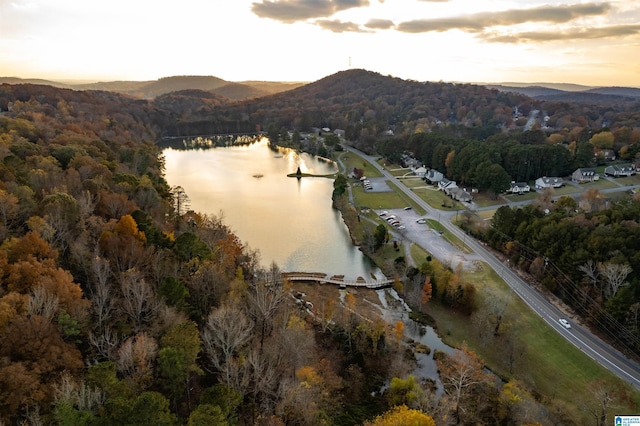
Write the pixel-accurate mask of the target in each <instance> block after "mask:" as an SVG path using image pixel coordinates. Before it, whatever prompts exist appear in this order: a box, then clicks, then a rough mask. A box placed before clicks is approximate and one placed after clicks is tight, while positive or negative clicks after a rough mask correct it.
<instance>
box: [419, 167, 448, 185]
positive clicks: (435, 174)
mask: <svg viewBox="0 0 640 426" xmlns="http://www.w3.org/2000/svg"><path fill="white" fill-rule="evenodd" d="M424 178H425V179H426V180H428V181H429V182H431V183H432V184H434V185H435V184H437V183H438V182H440V181H441V180H442V179H443V178H444V175H443V174H442V173H440V172H439V171H437V170H436V169H429V170H428V171H427V174H426V175H425V176H424Z"/></svg>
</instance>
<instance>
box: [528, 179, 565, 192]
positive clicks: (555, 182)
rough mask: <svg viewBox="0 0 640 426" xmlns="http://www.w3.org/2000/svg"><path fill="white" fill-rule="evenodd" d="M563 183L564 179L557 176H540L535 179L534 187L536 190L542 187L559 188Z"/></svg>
mask: <svg viewBox="0 0 640 426" xmlns="http://www.w3.org/2000/svg"><path fill="white" fill-rule="evenodd" d="M563 185H564V180H563V179H562V178H559V177H547V176H544V177H540V178H538V179H536V184H535V187H536V189H537V190H540V189H544V188H560V187H561V186H563Z"/></svg>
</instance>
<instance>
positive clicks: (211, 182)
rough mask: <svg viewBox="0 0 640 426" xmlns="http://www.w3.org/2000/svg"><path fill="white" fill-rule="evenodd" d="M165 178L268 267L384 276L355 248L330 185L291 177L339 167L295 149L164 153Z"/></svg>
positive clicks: (260, 145) (260, 147)
mask: <svg viewBox="0 0 640 426" xmlns="http://www.w3.org/2000/svg"><path fill="white" fill-rule="evenodd" d="M163 152H164V155H165V159H166V179H167V181H168V183H169V185H171V186H175V185H180V186H182V187H183V188H184V189H185V191H186V192H187V194H188V195H189V198H190V200H191V208H192V209H193V210H195V211H198V212H201V213H206V214H214V215H218V214H220V213H221V212H222V215H223V217H224V221H225V223H227V224H228V225H229V226H230V227H231V229H232V230H233V231H234V232H235V233H236V235H238V237H239V238H240V239H241V240H242V241H244V242H246V243H248V245H249V246H250V247H251V248H253V249H257V250H259V251H260V253H261V261H262V264H263V265H264V266H268V265H269V264H270V263H271V262H272V261H275V262H276V263H277V264H278V265H279V266H280V267H281V268H282V269H283V270H286V271H305V272H326V273H329V274H343V275H345V278H346V279H355V278H357V277H358V276H362V277H365V278H367V279H368V278H370V277H371V276H372V275H375V276H377V277H382V275H381V273H380V271H379V269H378V268H375V267H374V266H373V265H371V263H370V262H369V260H368V259H367V258H366V257H364V256H363V255H362V253H361V252H360V251H359V250H358V249H357V248H356V247H354V246H353V245H352V243H351V239H350V237H349V234H348V230H347V228H346V226H345V225H344V222H343V221H342V218H341V216H340V213H339V212H338V211H336V210H334V209H333V208H332V207H331V193H332V191H333V180H332V179H328V178H320V177H314V178H308V177H305V178H302V179H296V178H289V177H287V176H286V175H287V174H288V173H294V172H295V171H296V170H297V168H298V167H300V171H301V172H302V173H311V174H330V173H335V172H336V171H337V168H336V165H335V164H334V163H330V162H323V161H319V160H318V159H317V158H315V157H312V156H310V155H307V154H298V153H297V152H295V151H293V150H287V149H281V150H278V151H273V150H271V149H269V147H268V144H267V140H266V139H263V140H261V141H260V142H257V143H254V144H251V145H246V146H234V147H227V148H214V149H209V150H189V151H182V150H175V149H166V150H164V151H163Z"/></svg>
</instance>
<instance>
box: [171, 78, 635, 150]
mask: <svg viewBox="0 0 640 426" xmlns="http://www.w3.org/2000/svg"><path fill="white" fill-rule="evenodd" d="M598 96H601V95H598ZM618 100H619V98H616V97H613V98H611V99H609V101H607V102H603V103H595V104H589V103H577V102H566V101H563V100H553V101H543V100H538V99H534V98H530V97H528V96H525V95H524V94H521V93H515V92H501V91H498V90H495V89H487V88H485V87H483V86H479V85H471V84H453V83H443V82H438V83H432V82H426V83H423V82H416V81H407V80H402V79H399V78H394V77H389V76H383V75H380V74H378V73H373V72H369V71H365V70H349V71H343V72H339V73H336V74H334V75H331V76H328V77H325V78H323V79H321V80H318V81H316V82H313V83H310V84H307V85H304V86H301V87H298V88H296V89H293V90H290V91H287V92H282V93H278V94H275V95H271V96H265V97H260V98H256V99H251V100H245V101H240V102H236V103H231V104H226V105H224V106H218V107H215V108H213V109H210V110H208V111H205V110H201V114H199V115H197V116H195V117H194V119H193V120H190V119H189V118H188V117H183V121H182V122H181V125H180V127H179V128H176V127H175V126H174V127H172V128H168V127H163V126H162V125H161V124H159V125H158V127H160V128H161V129H162V130H161V135H163V136H176V135H178V134H179V131H189V132H190V133H187V134H193V135H201V134H203V133H207V131H209V132H210V133H218V132H220V133H224V132H230V133H234V132H249V131H255V128H256V126H260V127H259V128H260V129H262V130H266V129H267V128H268V127H275V128H277V129H290V130H298V131H310V130H311V129H312V128H322V127H328V128H330V129H342V130H344V131H345V135H346V138H347V139H348V140H350V141H352V142H353V143H354V144H355V146H357V147H358V148H361V149H363V150H364V151H366V152H374V151H375V150H376V147H375V145H376V144H377V143H378V141H379V140H380V139H384V138H385V137H387V136H389V135H393V136H395V137H401V138H407V137H409V136H411V135H413V134H416V133H420V132H436V133H448V134H450V135H454V136H465V137H470V138H473V139H478V140H484V139H486V138H488V137H489V136H492V135H497V134H507V133H509V134H517V133H522V132H528V131H535V132H541V134H543V135H544V138H545V139H546V138H547V137H549V138H550V140H552V141H553V143H565V144H570V143H571V142H576V141H577V140H578V135H579V134H580V132H581V131H583V130H584V131H588V132H589V133H591V134H593V133H597V132H600V131H603V130H608V131H612V132H614V133H615V132H618V133H619V136H620V137H619V138H618V137H617V138H616V141H615V142H614V145H615V146H617V147H618V148H620V147H622V146H623V145H625V144H628V143H629V141H630V138H629V137H628V135H630V134H631V132H632V131H633V129H634V128H637V127H640V100H631V101H628V102H627V101H625V102H618ZM203 114H204V115H207V116H208V117H209V118H208V120H207V122H206V123H204V122H202V119H201V118H200V117H201V116H202V115H203ZM182 134H183V135H185V133H182Z"/></svg>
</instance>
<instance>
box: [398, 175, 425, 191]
mask: <svg viewBox="0 0 640 426" xmlns="http://www.w3.org/2000/svg"><path fill="white" fill-rule="evenodd" d="M401 182H402V184H403V185H404V186H406V187H407V188H424V187H425V186H426V187H429V188H433V186H431V185H429V184H428V183H426V182H425V181H424V180H422V178H419V177H417V176H413V177H410V178H406V179H402V180H401Z"/></svg>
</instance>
